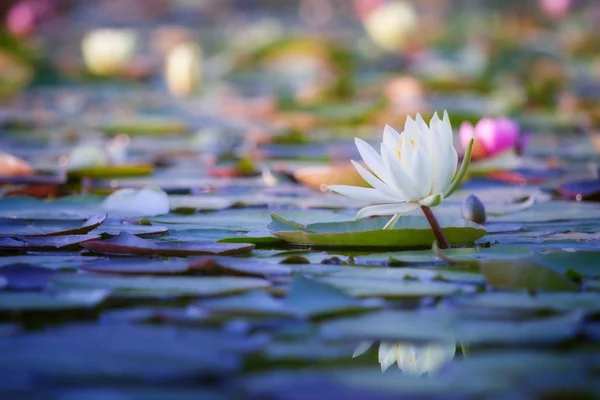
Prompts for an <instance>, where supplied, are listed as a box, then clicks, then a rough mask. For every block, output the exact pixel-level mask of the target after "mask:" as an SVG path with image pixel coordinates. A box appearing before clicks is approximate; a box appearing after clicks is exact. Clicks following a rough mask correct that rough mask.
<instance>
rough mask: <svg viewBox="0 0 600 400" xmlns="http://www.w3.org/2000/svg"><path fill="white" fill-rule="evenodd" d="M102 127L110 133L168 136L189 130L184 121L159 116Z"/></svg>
mask: <svg viewBox="0 0 600 400" xmlns="http://www.w3.org/2000/svg"><path fill="white" fill-rule="evenodd" d="M100 129H101V130H102V131H104V132H106V133H107V134H109V135H117V134H119V133H124V134H127V135H129V136H168V135H176V134H181V133H185V132H187V131H188V127H187V126H186V124H185V123H184V122H181V121H177V120H163V119H158V118H145V119H138V120H133V121H121V122H117V123H113V124H107V125H104V126H101V127H100Z"/></svg>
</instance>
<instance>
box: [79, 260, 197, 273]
mask: <svg viewBox="0 0 600 400" xmlns="http://www.w3.org/2000/svg"><path fill="white" fill-rule="evenodd" d="M80 269H82V270H85V271H88V272H94V273H97V274H120V275H177V274H184V273H186V272H188V271H189V266H188V262H187V261H185V260H148V259H144V260H138V259H135V260H130V259H122V258H121V259H112V260H103V261H100V262H94V263H90V264H84V265H81V266H80Z"/></svg>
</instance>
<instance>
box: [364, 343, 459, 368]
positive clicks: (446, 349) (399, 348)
mask: <svg viewBox="0 0 600 400" xmlns="http://www.w3.org/2000/svg"><path fill="white" fill-rule="evenodd" d="M372 344H373V342H362V343H360V344H359V345H358V347H357V348H356V350H355V351H354V355H353V356H352V357H353V358H355V357H358V356H360V355H362V354H363V353H364V352H366V351H367V350H368V349H369V347H371V345H372ZM455 353H456V344H455V343H454V342H446V343H429V344H424V345H415V344H412V343H389V342H381V343H380V344H379V363H380V364H381V371H382V372H385V370H387V369H388V368H389V367H390V366H391V365H393V364H394V363H397V364H398V368H400V369H401V370H402V372H403V373H405V374H408V375H422V374H425V373H429V374H431V373H435V372H436V371H438V370H439V369H440V368H441V367H443V366H444V365H445V364H447V363H448V362H450V361H451V360H452V359H453V358H454V354H455Z"/></svg>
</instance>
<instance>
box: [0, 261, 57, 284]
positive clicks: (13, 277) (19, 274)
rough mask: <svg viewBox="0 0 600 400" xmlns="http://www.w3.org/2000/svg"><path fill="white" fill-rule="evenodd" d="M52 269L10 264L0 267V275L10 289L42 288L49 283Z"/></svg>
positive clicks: (52, 272)
mask: <svg viewBox="0 0 600 400" xmlns="http://www.w3.org/2000/svg"><path fill="white" fill-rule="evenodd" d="M53 274H54V271H53V270H51V269H48V268H44V267H36V266H34V265H30V264H24V263H19V264H11V265H5V266H4V267H1V268H0V277H3V278H4V279H6V281H7V287H8V289H10V290H42V289H45V288H46V287H48V286H49V285H50V280H51V279H52V275H53Z"/></svg>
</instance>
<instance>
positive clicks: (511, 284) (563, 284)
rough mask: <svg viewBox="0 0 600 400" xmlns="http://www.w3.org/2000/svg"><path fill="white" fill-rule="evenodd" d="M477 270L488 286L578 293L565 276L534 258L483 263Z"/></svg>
mask: <svg viewBox="0 0 600 400" xmlns="http://www.w3.org/2000/svg"><path fill="white" fill-rule="evenodd" d="M479 269H480V270H481V272H482V273H483V275H484V276H485V279H486V280H487V282H488V283H489V284H490V285H493V286H497V287H501V288H508V289H529V290H545V291H578V290H580V287H579V285H578V284H577V283H575V282H573V281H572V280H570V279H569V278H567V277H566V276H565V275H563V274H560V273H558V272H556V271H554V270H552V269H549V268H547V267H545V266H544V265H542V264H540V263H537V262H536V261H535V257H533V258H529V259H524V260H513V261H483V262H481V263H480V264H479Z"/></svg>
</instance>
